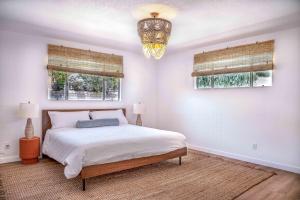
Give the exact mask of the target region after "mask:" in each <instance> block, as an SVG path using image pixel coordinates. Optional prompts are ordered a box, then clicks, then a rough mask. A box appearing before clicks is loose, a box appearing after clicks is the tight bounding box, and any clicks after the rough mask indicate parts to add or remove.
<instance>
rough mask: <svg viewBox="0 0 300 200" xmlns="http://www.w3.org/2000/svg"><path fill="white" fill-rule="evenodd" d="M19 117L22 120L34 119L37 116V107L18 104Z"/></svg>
mask: <svg viewBox="0 0 300 200" xmlns="http://www.w3.org/2000/svg"><path fill="white" fill-rule="evenodd" d="M19 115H20V117H22V118H36V117H38V116H39V105H38V104H33V103H20V106H19Z"/></svg>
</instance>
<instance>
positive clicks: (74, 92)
mask: <svg viewBox="0 0 300 200" xmlns="http://www.w3.org/2000/svg"><path fill="white" fill-rule="evenodd" d="M61 48H63V49H61ZM57 49H58V51H57ZM70 51H71V52H70ZM82 51H83V55H81V54H80V53H82ZM66 52H69V54H68V53H66ZM74 52H75V54H74ZM72 53H73V54H72ZM93 53H95V52H93ZM48 55H49V57H48V66H47V68H48V71H49V84H48V98H49V99H51V100H105V101H118V100H120V98H121V97H120V96H121V91H120V89H121V78H122V77H123V76H124V75H123V73H122V70H123V69H122V67H123V66H122V62H123V61H122V60H120V56H118V57H115V55H110V54H102V53H96V54H94V55H93V56H92V54H91V52H90V51H88V52H87V51H85V50H79V49H72V48H67V47H61V46H54V45H49V46H48ZM66 55H68V56H66ZM112 56H113V57H112ZM111 58H113V59H115V60H113V59H111ZM116 58H117V59H116ZM121 59H122V57H121Z"/></svg>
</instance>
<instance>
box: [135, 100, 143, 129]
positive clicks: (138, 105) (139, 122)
mask: <svg viewBox="0 0 300 200" xmlns="http://www.w3.org/2000/svg"><path fill="white" fill-rule="evenodd" d="M144 112H145V106H144V104H142V103H135V104H133V113H134V114H137V118H136V125H138V126H142V125H143V122H142V118H141V115H142V114H144Z"/></svg>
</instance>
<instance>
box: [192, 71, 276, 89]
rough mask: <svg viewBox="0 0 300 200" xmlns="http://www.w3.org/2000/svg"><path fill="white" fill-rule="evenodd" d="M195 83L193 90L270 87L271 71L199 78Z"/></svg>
mask: <svg viewBox="0 0 300 200" xmlns="http://www.w3.org/2000/svg"><path fill="white" fill-rule="evenodd" d="M195 82H196V84H195V88H198V89H203V88H239V87H264V86H272V70H268V71H261V72H245V73H232V74H221V75H214V76H199V77H196V78H195Z"/></svg>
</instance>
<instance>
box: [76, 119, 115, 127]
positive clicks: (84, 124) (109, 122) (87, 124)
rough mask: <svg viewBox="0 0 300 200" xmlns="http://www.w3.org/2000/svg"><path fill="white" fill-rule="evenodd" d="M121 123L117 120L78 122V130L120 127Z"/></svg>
mask: <svg viewBox="0 0 300 200" xmlns="http://www.w3.org/2000/svg"><path fill="white" fill-rule="evenodd" d="M119 124H120V122H119V119H117V118H112V119H94V120H84V121H77V123H76V128H94V127H102V126H119Z"/></svg>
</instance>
